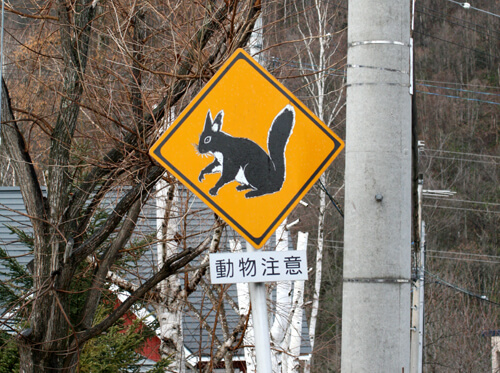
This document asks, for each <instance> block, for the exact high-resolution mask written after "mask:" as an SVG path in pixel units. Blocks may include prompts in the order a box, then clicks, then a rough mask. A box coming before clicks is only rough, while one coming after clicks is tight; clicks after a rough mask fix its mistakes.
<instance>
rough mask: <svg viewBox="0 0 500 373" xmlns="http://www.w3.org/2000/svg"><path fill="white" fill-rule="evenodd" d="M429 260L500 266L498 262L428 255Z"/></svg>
mask: <svg viewBox="0 0 500 373" xmlns="http://www.w3.org/2000/svg"><path fill="white" fill-rule="evenodd" d="M427 258H434V259H443V260H456V261H457V262H472V263H486V264H500V261H498V260H481V259H472V258H453V257H449V256H439V255H427Z"/></svg>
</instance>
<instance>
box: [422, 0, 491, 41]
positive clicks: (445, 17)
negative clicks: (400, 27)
mask: <svg viewBox="0 0 500 373" xmlns="http://www.w3.org/2000/svg"><path fill="white" fill-rule="evenodd" d="M421 8H423V9H426V10H429V11H431V12H434V13H437V15H435V14H430V13H427V12H424V11H423V10H422V9H421ZM416 11H417V12H418V13H421V14H425V15H428V16H430V17H434V18H440V19H442V20H445V21H446V22H448V23H450V24H452V25H455V26H459V27H463V28H465V29H468V30H472V31H475V32H477V33H480V34H483V35H487V36H492V37H493V38H494V39H497V40H500V39H499V38H497V37H495V36H493V35H490V34H489V33H490V32H491V33H497V34H500V32H499V31H495V30H491V29H489V28H487V27H485V26H483V25H479V24H477V23H474V22H470V21H467V20H464V19H462V18H458V17H455V16H452V15H450V14H445V13H443V12H439V11H437V10H435V9H431V8H427V7H425V6H420V7H419V8H417V9H416ZM450 18H454V19H456V20H458V21H461V22H464V23H466V24H469V25H473V26H476V27H479V28H482V29H484V31H483V30H478V29H475V28H472V27H470V26H466V25H464V24H460V23H456V22H452V21H450Z"/></svg>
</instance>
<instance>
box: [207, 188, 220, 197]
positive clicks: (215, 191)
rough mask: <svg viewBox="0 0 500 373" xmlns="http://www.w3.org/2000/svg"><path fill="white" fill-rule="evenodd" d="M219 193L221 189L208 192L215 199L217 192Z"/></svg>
mask: <svg viewBox="0 0 500 373" xmlns="http://www.w3.org/2000/svg"><path fill="white" fill-rule="evenodd" d="M218 191H219V189H217V188H215V187H213V188H212V189H210V190H209V191H208V193H209V194H210V195H211V196H213V197H215V196H216V195H217V192H218Z"/></svg>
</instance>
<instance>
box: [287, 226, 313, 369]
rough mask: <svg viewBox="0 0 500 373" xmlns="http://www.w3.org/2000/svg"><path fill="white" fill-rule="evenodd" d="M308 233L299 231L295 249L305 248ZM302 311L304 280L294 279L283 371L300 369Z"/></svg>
mask: <svg viewBox="0 0 500 373" xmlns="http://www.w3.org/2000/svg"><path fill="white" fill-rule="evenodd" d="M308 237H309V234H308V233H307V232H306V233H304V232H299V237H298V241H297V250H307V240H308ZM303 312H304V281H295V283H294V289H293V301H292V310H291V314H290V316H291V318H290V320H291V321H290V327H289V328H288V329H287V332H286V337H285V339H286V344H287V351H286V352H287V353H286V354H283V368H282V372H283V373H298V372H299V369H300V360H299V358H300V346H301V344H302V314H303Z"/></svg>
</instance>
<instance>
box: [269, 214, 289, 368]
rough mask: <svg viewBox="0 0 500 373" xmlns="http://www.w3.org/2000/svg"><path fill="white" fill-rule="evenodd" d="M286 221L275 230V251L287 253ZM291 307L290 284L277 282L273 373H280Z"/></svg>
mask: <svg viewBox="0 0 500 373" xmlns="http://www.w3.org/2000/svg"><path fill="white" fill-rule="evenodd" d="M286 224H287V220H286V219H285V221H284V222H283V223H281V225H280V226H279V227H278V229H276V233H275V236H276V251H288V231H287V230H286ZM291 306H292V282H291V281H279V282H278V283H277V285H276V304H275V307H276V308H275V313H274V321H273V323H272V327H271V346H273V347H274V348H273V350H272V353H271V358H272V360H271V362H272V366H273V372H281V365H282V359H283V347H282V345H283V342H284V340H285V331H286V330H287V328H288V323H289V320H290V309H291Z"/></svg>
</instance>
